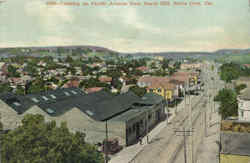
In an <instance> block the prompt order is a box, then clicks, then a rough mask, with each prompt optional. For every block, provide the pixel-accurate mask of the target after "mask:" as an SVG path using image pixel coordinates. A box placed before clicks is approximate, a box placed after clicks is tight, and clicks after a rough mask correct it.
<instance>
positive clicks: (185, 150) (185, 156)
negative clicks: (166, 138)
mask: <svg viewBox="0 0 250 163" xmlns="http://www.w3.org/2000/svg"><path fill="white" fill-rule="evenodd" d="M174 132H175V133H182V134H181V135H176V136H183V143H184V146H183V149H184V152H183V154H184V163H187V143H186V138H187V136H191V133H192V132H194V131H193V130H192V129H190V130H186V128H185V127H183V130H176V129H175V131H174Z"/></svg>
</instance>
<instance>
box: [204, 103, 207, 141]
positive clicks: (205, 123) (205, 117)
mask: <svg viewBox="0 0 250 163" xmlns="http://www.w3.org/2000/svg"><path fill="white" fill-rule="evenodd" d="M206 110H207V109H206V107H205V110H204V132H205V137H207V112H206Z"/></svg>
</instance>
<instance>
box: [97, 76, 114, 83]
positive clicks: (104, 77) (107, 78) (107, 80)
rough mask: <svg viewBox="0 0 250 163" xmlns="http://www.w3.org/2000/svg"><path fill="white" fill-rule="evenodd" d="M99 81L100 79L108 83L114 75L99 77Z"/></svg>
mask: <svg viewBox="0 0 250 163" xmlns="http://www.w3.org/2000/svg"><path fill="white" fill-rule="evenodd" d="M99 81H100V82H104V83H106V82H111V81H112V77H108V76H101V77H99Z"/></svg>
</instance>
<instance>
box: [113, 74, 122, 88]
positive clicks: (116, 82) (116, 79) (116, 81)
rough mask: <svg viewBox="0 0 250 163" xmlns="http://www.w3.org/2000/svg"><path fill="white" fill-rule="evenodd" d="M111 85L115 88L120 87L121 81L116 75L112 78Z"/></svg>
mask: <svg viewBox="0 0 250 163" xmlns="http://www.w3.org/2000/svg"><path fill="white" fill-rule="evenodd" d="M111 85H112V86H113V87H114V88H116V89H121V88H122V82H121V81H120V80H119V79H118V78H116V77H114V78H112V81H111Z"/></svg>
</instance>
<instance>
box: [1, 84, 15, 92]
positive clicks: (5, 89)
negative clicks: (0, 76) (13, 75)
mask: <svg viewBox="0 0 250 163" xmlns="http://www.w3.org/2000/svg"><path fill="white" fill-rule="evenodd" d="M11 91H12V88H11V87H10V84H9V83H0V93H4V92H11Z"/></svg>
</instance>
